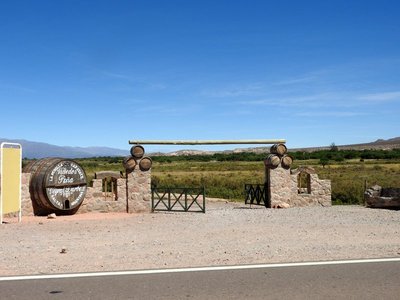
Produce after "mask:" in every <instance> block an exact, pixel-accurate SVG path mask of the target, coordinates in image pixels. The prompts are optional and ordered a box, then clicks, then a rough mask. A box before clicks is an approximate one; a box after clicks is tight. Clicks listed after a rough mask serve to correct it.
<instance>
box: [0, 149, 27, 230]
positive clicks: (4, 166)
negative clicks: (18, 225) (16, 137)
mask: <svg viewBox="0 0 400 300" xmlns="http://www.w3.org/2000/svg"><path fill="white" fill-rule="evenodd" d="M0 147H1V196H0V224H2V223H3V214H8V213H12V212H18V221H19V222H20V221H21V157H22V147H21V145H20V144H15V143H2V144H1V146H0Z"/></svg>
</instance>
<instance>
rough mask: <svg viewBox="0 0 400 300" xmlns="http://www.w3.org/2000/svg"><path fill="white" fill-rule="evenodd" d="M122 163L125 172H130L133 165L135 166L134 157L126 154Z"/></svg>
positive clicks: (133, 167)
mask: <svg viewBox="0 0 400 300" xmlns="http://www.w3.org/2000/svg"><path fill="white" fill-rule="evenodd" d="M122 164H123V165H124V168H125V170H126V172H127V173H130V172H132V171H133V170H134V169H135V167H136V164H137V163H136V159H135V158H134V157H132V156H127V157H125V158H124V160H123V162H122Z"/></svg>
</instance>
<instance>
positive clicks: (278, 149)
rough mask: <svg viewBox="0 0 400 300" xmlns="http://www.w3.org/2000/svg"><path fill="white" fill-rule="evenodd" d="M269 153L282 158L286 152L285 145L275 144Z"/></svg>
mask: <svg viewBox="0 0 400 300" xmlns="http://www.w3.org/2000/svg"><path fill="white" fill-rule="evenodd" d="M270 152H271V153H272V154H277V155H279V156H283V155H284V154H285V153H286V152H287V148H286V146H285V144H275V145H272V146H271V149H270Z"/></svg>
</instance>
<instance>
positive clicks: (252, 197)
mask: <svg viewBox="0 0 400 300" xmlns="http://www.w3.org/2000/svg"><path fill="white" fill-rule="evenodd" d="M244 192H245V195H246V198H245V200H244V202H245V204H250V205H251V204H254V205H264V206H265V207H267V208H270V207H271V202H270V199H269V197H268V189H267V185H266V184H245V185H244Z"/></svg>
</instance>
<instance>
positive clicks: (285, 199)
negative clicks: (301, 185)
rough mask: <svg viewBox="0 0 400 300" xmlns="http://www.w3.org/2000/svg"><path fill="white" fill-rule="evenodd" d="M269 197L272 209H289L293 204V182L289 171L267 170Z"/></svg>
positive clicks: (280, 169)
mask: <svg viewBox="0 0 400 300" xmlns="http://www.w3.org/2000/svg"><path fill="white" fill-rule="evenodd" d="M265 172H266V185H267V196H268V201H269V202H270V204H271V206H270V207H278V206H279V207H288V206H292V202H293V199H292V198H293V186H294V184H293V181H292V177H291V175H290V170H289V169H284V168H282V167H281V166H279V167H277V168H276V169H270V168H266V171H265Z"/></svg>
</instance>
